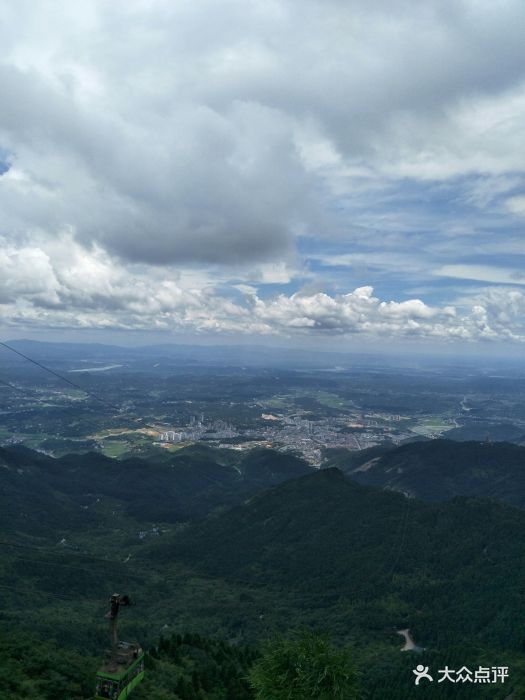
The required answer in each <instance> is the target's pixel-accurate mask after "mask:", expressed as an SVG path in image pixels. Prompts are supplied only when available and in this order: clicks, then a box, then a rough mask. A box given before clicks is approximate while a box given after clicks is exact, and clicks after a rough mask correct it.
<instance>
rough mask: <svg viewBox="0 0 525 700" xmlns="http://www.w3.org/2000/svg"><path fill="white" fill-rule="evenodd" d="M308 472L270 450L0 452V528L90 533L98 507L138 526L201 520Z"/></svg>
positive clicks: (300, 462) (298, 462) (303, 464)
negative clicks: (104, 505) (114, 507)
mask: <svg viewBox="0 0 525 700" xmlns="http://www.w3.org/2000/svg"><path fill="white" fill-rule="evenodd" d="M311 471H312V470H311V468H310V467H309V466H308V465H307V464H306V462H304V461H303V460H301V459H299V458H297V457H295V456H293V455H290V454H287V455H285V454H282V453H277V452H274V451H273V450H252V451H250V452H245V453H241V452H235V451H233V450H217V449H212V448H206V447H202V446H193V447H189V448H186V449H182V450H180V451H178V452H176V453H173V454H172V453H169V452H166V453H164V454H163V453H159V454H158V455H156V456H155V457H150V458H148V459H147V460H146V459H139V458H133V459H126V460H115V459H111V458H109V457H105V456H104V455H101V454H99V453H87V454H71V455H66V456H64V457H58V458H53V457H49V456H47V455H45V454H43V453H40V452H34V451H32V450H29V449H27V448H25V447H19V446H15V447H8V448H6V447H4V448H0V513H2V515H0V522H3V524H4V527H6V528H9V527H14V525H15V524H16V525H17V527H20V528H21V529H22V530H23V531H30V530H31V528H33V527H39V528H40V527H44V528H45V527H47V526H49V527H51V528H53V527H55V526H56V525H57V523H58V522H61V523H67V524H69V525H70V526H71V527H77V526H78V527H81V526H82V525H83V524H85V525H86V526H89V521H90V515H91V511H90V509H91V507H92V506H93V505H94V504H96V503H97V502H98V503H99V502H100V500H101V499H111V501H112V502H115V503H120V504H121V505H122V508H123V509H124V511H125V512H126V513H127V514H128V515H129V516H131V517H133V518H135V519H136V520H138V521H146V522H148V521H149V522H154V521H157V522H158V521H165V522H177V521H186V520H190V519H192V518H199V517H204V516H205V515H207V514H208V513H209V512H211V511H212V510H213V509H214V508H217V507H219V506H227V505H234V504H235V503H237V502H239V501H241V500H242V499H244V498H245V497H247V496H248V495H250V494H252V493H254V492H257V491H260V490H264V489H265V488H268V487H270V486H272V485H274V484H278V483H280V482H281V481H285V480H286V479H289V478H293V477H297V476H301V475H303V474H308V473H310V472H311Z"/></svg>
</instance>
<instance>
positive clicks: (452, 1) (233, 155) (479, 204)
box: [0, 0, 525, 353]
mask: <svg viewBox="0 0 525 700" xmlns="http://www.w3.org/2000/svg"><path fill="white" fill-rule="evenodd" d="M524 32H525V3H523V1H522V0H424V2H420V3H415V2H412V1H409V0H366V1H365V0H221V2H217V0H191V1H189V0H125V1H124V0H111V2H108V1H107V0H84V1H83V2H82V3H72V2H70V1H69V0H46V2H43V0H16V1H15V0H0V45H1V46H2V56H1V58H0V95H1V99H0V337H2V338H3V339H8V338H13V337H34V338H39V339H46V338H49V339H52V340H57V339H61V338H62V339H69V340H71V339H79V340H80V339H104V340H107V339H112V340H114V341H117V342H118V341H119V340H121V341H122V342H124V343H126V342H133V340H134V339H140V342H144V341H145V340H147V339H149V338H151V339H152V340H153V339H154V340H155V342H158V340H159V339H161V338H162V339H164V340H165V341H166V342H170V340H176V341H181V340H182V341H187V342H199V341H202V342H215V341H219V342H230V341H232V342H233V341H235V342H237V341H239V340H240V339H242V340H243V341H244V342H261V343H273V342H275V343H280V342H288V343H292V344H297V345H299V346H301V347H303V346H308V345H311V346H312V347H325V348H327V349H330V348H331V347H337V349H341V348H348V349H349V350H352V349H358V350H359V349H363V348H367V347H370V348H374V349H376V350H385V351H388V349H389V348H391V347H392V348H393V347H404V345H406V346H407V347H412V348H413V347H421V348H430V349H432V350H437V351H439V350H440V349H444V350H447V349H450V348H467V349H468V352H486V351H487V348H494V349H496V350H497V352H499V353H501V352H507V351H508V352H509V353H516V352H521V350H522V348H523V343H524V342H525V264H524V263H525V236H524V227H525V42H524V41H523V36H524Z"/></svg>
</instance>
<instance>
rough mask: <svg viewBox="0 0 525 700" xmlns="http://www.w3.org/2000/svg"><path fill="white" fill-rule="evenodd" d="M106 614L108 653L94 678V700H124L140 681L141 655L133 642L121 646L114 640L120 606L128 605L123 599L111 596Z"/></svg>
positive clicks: (141, 670)
mask: <svg viewBox="0 0 525 700" xmlns="http://www.w3.org/2000/svg"><path fill="white" fill-rule="evenodd" d="M109 604H110V608H109V612H108V613H107V614H106V618H108V619H109V637H110V649H109V650H108V652H107V653H106V660H105V662H104V664H103V665H102V666H101V667H100V668H99V670H98V672H97V678H96V691H95V698H96V700H99V699H100V700H107V698H109V699H110V700H125V698H127V697H128V695H129V694H130V693H131V691H132V690H133V689H134V688H135V687H136V686H137V685H138V684H139V683H140V682H141V681H142V679H143V678H144V652H143V650H142V648H141V646H140V645H139V644H137V643H136V642H121V641H119V638H118V624H117V623H118V614H119V610H120V606H121V605H122V606H128V605H131V604H132V603H131V600H130V598H129V596H127V595H120V593H113V595H112V596H111V598H110V601H109Z"/></svg>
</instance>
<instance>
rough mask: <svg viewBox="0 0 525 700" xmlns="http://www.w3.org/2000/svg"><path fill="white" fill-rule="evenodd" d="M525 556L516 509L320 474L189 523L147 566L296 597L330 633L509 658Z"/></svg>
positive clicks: (523, 526)
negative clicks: (465, 647) (500, 652)
mask: <svg viewBox="0 0 525 700" xmlns="http://www.w3.org/2000/svg"><path fill="white" fill-rule="evenodd" d="M524 547H525V513H524V512H522V511H521V510H518V509H515V508H512V507H509V506H506V505H503V504H500V503H496V502H492V501H485V500H480V499H466V498H457V499H454V500H453V501H451V502H449V503H444V504H437V505H432V506H430V505H425V504H424V503H421V502H419V501H415V500H413V499H407V498H405V497H404V496H402V495H399V494H395V493H391V492H388V491H381V490H376V489H371V488H367V487H363V486H360V485H358V484H355V483H352V482H351V481H350V480H348V479H346V478H345V477H344V475H343V474H342V473H341V472H340V471H338V470H335V469H329V470H324V471H320V472H319V473H317V474H314V475H313V476H307V477H303V478H301V479H298V480H294V481H290V482H287V483H286V484H283V485H281V486H279V487H276V488H274V489H272V490H271V491H269V492H267V493H265V494H263V495H261V496H257V497H254V498H253V499H251V500H250V501H249V502H248V503H245V504H243V505H241V506H238V507H236V508H234V509H232V510H230V511H229V512H226V513H223V514H220V515H218V516H216V517H212V518H209V519H207V520H206V521H204V522H202V523H199V524H196V525H195V526H193V527H192V528H191V529H190V530H186V531H185V532H184V533H182V534H180V535H176V536H175V537H174V538H173V539H172V541H171V542H170V543H169V544H168V543H167V541H166V540H164V541H163V543H162V544H161V545H159V547H158V548H155V550H154V552H152V555H151V556H154V557H155V558H158V559H164V560H169V559H171V558H175V559H179V560H180V559H182V560H183V561H184V562H186V563H187V564H191V565H192V566H194V567H196V568H197V569H198V570H199V571H202V572H204V573H206V574H208V575H215V576H220V577H224V578H226V579H228V580H236V581H249V582H252V583H257V584H258V585H260V586H266V587H272V588H274V589H284V590H286V591H287V592H290V591H293V592H294V595H295V596H296V598H297V606H298V607H299V608H300V607H304V608H311V609H316V610H320V609H323V608H324V609H325V610H326V614H327V618H326V619H330V620H331V621H333V623H334V626H335V627H336V628H338V629H340V624H339V623H341V624H342V623H344V624H345V625H346V629H347V632H350V633H353V634H355V633H356V631H360V632H359V633H361V632H364V633H366V634H367V635H368V638H369V639H370V638H372V637H374V636H375V635H376V634H377V635H378V636H379V637H380V636H381V635H386V636H387V635H388V632H387V630H388V629H390V630H392V629H393V628H396V627H400V626H404V627H407V626H408V627H410V628H411V629H413V630H416V632H417V638H418V639H419V640H421V642H422V643H424V644H425V646H436V647H440V646H448V645H450V644H457V643H459V642H460V640H463V641H465V640H468V642H469V643H472V642H473V641H476V643H478V642H479V643H483V644H488V643H490V644H491V645H495V646H497V647H500V648H514V649H518V648H520V646H521V644H522V640H523V638H524V633H523V630H522V629H521V627H520V626H519V625H517V624H516V620H517V619H518V618H517V616H519V614H520V613H519V611H520V609H521V605H522V597H521V596H522V589H523V586H522V581H523V580H525V578H524V577H525V560H524V559H523V557H522V552H523V551H524ZM510 571H511V572H512V576H509V572H510ZM330 608H332V611H331V612H329V609H330ZM336 608H337V610H338V612H337V615H338V616H339V619H338V621H335V619H334V618H335V614H336V613H335V610H336ZM365 630H366V632H365ZM385 638H386V637H385Z"/></svg>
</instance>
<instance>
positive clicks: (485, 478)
mask: <svg viewBox="0 0 525 700" xmlns="http://www.w3.org/2000/svg"><path fill="white" fill-rule="evenodd" d="M326 464H327V466H331V464H332V462H330V460H329V461H328V462H327V463H326ZM336 465H337V466H338V467H339V468H341V469H343V471H345V472H346V473H347V474H348V475H349V476H350V477H351V478H352V479H353V480H355V481H358V482H359V483H361V484H367V485H370V486H380V487H382V488H387V489H391V490H394V491H401V492H404V493H408V494H410V495H412V496H415V497H416V498H421V499H423V500H425V501H444V500H447V499H450V498H453V497H454V496H480V497H483V498H494V499H497V500H501V501H505V502H507V503H510V504H512V505H514V506H518V507H520V508H523V507H525V447H522V446H519V445H514V444H510V443H506V442H495V443H487V442H456V441H452V440H430V441H426V442H413V443H410V444H407V445H402V446H401V447H398V448H396V449H394V450H389V451H386V452H385V453H384V454H382V455H381V454H379V455H374V454H371V455H370V458H369V459H367V460H366V461H365V462H363V460H362V459H361V460H360V462H357V463H356V457H355V456H354V455H349V456H348V457H347V458H345V457H344V456H341V455H339V457H338V459H337V463H336ZM334 466H335V465H334Z"/></svg>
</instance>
